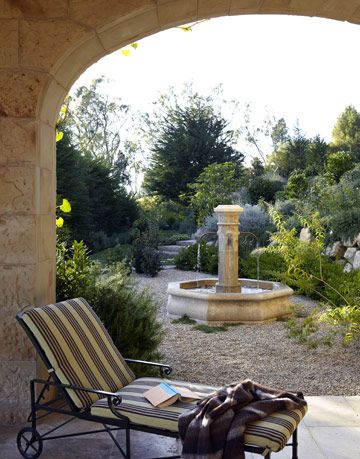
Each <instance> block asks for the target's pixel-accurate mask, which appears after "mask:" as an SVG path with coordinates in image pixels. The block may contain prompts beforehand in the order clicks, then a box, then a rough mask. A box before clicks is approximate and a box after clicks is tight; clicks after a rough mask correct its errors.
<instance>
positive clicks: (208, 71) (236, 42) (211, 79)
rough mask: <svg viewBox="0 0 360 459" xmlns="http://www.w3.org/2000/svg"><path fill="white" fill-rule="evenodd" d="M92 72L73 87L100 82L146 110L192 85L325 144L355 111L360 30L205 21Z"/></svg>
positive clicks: (320, 22)
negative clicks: (217, 91)
mask: <svg viewBox="0 0 360 459" xmlns="http://www.w3.org/2000/svg"><path fill="white" fill-rule="evenodd" d="M138 43H139V47H138V49H137V50H133V51H132V52H131V54H130V56H127V57H125V56H123V55H122V54H121V52H120V51H116V52H115V53H113V54H111V55H109V56H107V57H105V58H103V59H101V60H100V61H98V62H97V63H96V64H94V65H93V66H91V67H90V68H89V69H88V70H87V71H86V72H85V73H84V74H83V75H82V76H81V77H80V79H79V80H78V81H77V82H76V83H75V85H74V87H76V86H78V85H79V84H81V85H82V84H89V83H90V81H91V80H92V79H94V78H97V77H99V76H100V75H105V76H106V77H107V78H109V79H111V80H113V82H112V83H111V84H110V85H109V86H108V91H109V92H110V93H111V94H113V95H114V96H117V97H121V98H122V100H123V101H124V103H128V104H130V105H132V106H133V107H134V108H135V109H140V110H147V109H148V108H149V106H150V104H151V102H153V101H154V100H156V98H157V96H158V94H159V93H161V92H164V91H166V89H167V88H168V87H169V86H175V87H181V86H182V83H183V82H185V81H189V80H192V81H194V84H195V87H196V88H198V90H199V91H200V92H201V93H203V94H207V93H208V92H209V91H210V90H211V89H212V88H213V87H215V86H217V85H219V84H222V85H223V88H224V96H225V98H227V99H236V100H238V101H239V102H240V104H243V105H244V104H245V103H247V102H249V103H250V104H251V105H252V107H253V108H254V111H255V112H256V113H257V115H256V116H258V119H259V120H261V119H262V118H263V117H264V114H265V108H267V109H268V111H269V112H270V113H272V114H274V115H275V116H276V117H277V118H280V117H284V118H285V120H286V122H287V124H288V126H289V127H292V126H293V125H294V123H295V121H296V119H299V123H300V126H301V127H302V129H303V131H304V133H305V134H306V135H307V136H309V137H310V136H313V135H315V134H317V133H319V134H320V135H321V136H323V137H324V138H325V139H326V140H330V138H331V131H332V128H333V125H334V123H335V121H336V118H337V117H338V115H339V114H340V113H341V112H342V111H343V109H344V108H345V106H346V105H349V104H352V105H354V106H355V107H356V108H357V109H358V110H360V92H359V83H360V59H359V49H360V26H357V25H352V24H349V23H344V22H338V21H332V20H326V19H318V18H305V17H294V16H268V15H264V16H261V15H250V16H235V17H224V18H219V19H211V20H209V21H206V22H203V23H201V24H198V25H197V26H195V27H194V28H193V31H192V32H187V33H185V32H183V31H182V30H180V29H170V30H167V31H164V32H160V33H157V34H155V35H153V36H150V37H147V38H144V39H142V40H140V41H139V42H138Z"/></svg>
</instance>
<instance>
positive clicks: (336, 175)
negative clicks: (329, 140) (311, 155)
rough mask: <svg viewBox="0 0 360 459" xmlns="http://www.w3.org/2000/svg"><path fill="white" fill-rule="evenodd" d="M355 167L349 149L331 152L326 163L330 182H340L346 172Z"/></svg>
mask: <svg viewBox="0 0 360 459" xmlns="http://www.w3.org/2000/svg"><path fill="white" fill-rule="evenodd" d="M353 167H354V160H353V157H352V155H351V153H350V152H349V151H337V152H335V153H330V154H329V155H328V157H327V161H326V164H325V172H326V177H327V179H328V181H329V183H330V184H332V183H338V182H339V180H340V178H341V177H342V176H343V175H344V174H345V172H347V171H349V170H350V169H352V168H353Z"/></svg>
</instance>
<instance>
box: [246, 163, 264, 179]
mask: <svg viewBox="0 0 360 459" xmlns="http://www.w3.org/2000/svg"><path fill="white" fill-rule="evenodd" d="M264 174H265V167H264V164H263V163H262V161H261V160H260V159H259V158H253V160H252V161H251V168H250V175H251V176H252V177H260V176H261V175H264Z"/></svg>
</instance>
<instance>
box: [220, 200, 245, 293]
mask: <svg viewBox="0 0 360 459" xmlns="http://www.w3.org/2000/svg"><path fill="white" fill-rule="evenodd" d="M242 211H243V208H242V207H240V206H233V205H229V206H217V207H216V208H215V209H214V212H215V213H216V215H217V217H218V238H219V281H218V282H217V283H216V293H240V292H241V286H240V284H239V279H238V272H239V266H238V264H239V261H238V238H239V215H240V214H241V212H242Z"/></svg>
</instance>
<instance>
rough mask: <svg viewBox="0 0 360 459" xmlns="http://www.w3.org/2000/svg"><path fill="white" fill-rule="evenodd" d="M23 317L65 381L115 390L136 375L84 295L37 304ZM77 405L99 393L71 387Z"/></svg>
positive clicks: (85, 405) (94, 397)
mask: <svg viewBox="0 0 360 459" xmlns="http://www.w3.org/2000/svg"><path fill="white" fill-rule="evenodd" d="M23 321H24V323H25V324H26V325H27V327H28V328H29V329H30V331H31V332H32V334H33V335H34V337H35V338H36V339H37V341H38V343H39V345H40V347H41V348H42V350H43V351H44V353H45V355H46V357H47V358H48V360H49V362H50V364H51V366H52V368H53V370H54V371H55V374H56V375H57V377H58V378H59V380H60V381H61V382H62V383H63V384H72V385H76V386H82V387H88V388H94V389H100V390H105V391H111V392H116V391H118V390H119V389H121V388H122V387H124V386H126V385H127V384H128V383H130V382H131V381H133V379H134V378H135V376H134V374H133V372H132V371H131V370H130V368H129V367H128V366H127V364H126V363H125V361H124V359H123V358H122V356H121V354H120V353H119V351H118V350H117V348H116V347H115V345H114V343H113V341H112V339H111V338H110V336H109V334H108V332H107V331H106V329H105V328H104V326H103V324H102V323H101V322H100V320H99V318H98V317H97V315H96V314H95V313H94V311H93V309H92V308H91V307H90V306H89V304H88V303H87V302H86V301H85V300H84V299H83V298H76V299H74V300H69V301H63V302H61V303H56V304H50V305H48V306H44V307H42V308H34V309H30V310H28V311H26V312H25V313H24V314H23ZM68 394H69V396H70V398H71V399H72V401H73V402H74V404H75V406H77V407H78V408H87V407H89V406H90V405H92V404H93V403H94V402H95V401H96V400H98V399H99V396H98V395H96V394H90V393H86V392H79V391H77V392H75V391H72V390H68Z"/></svg>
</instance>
